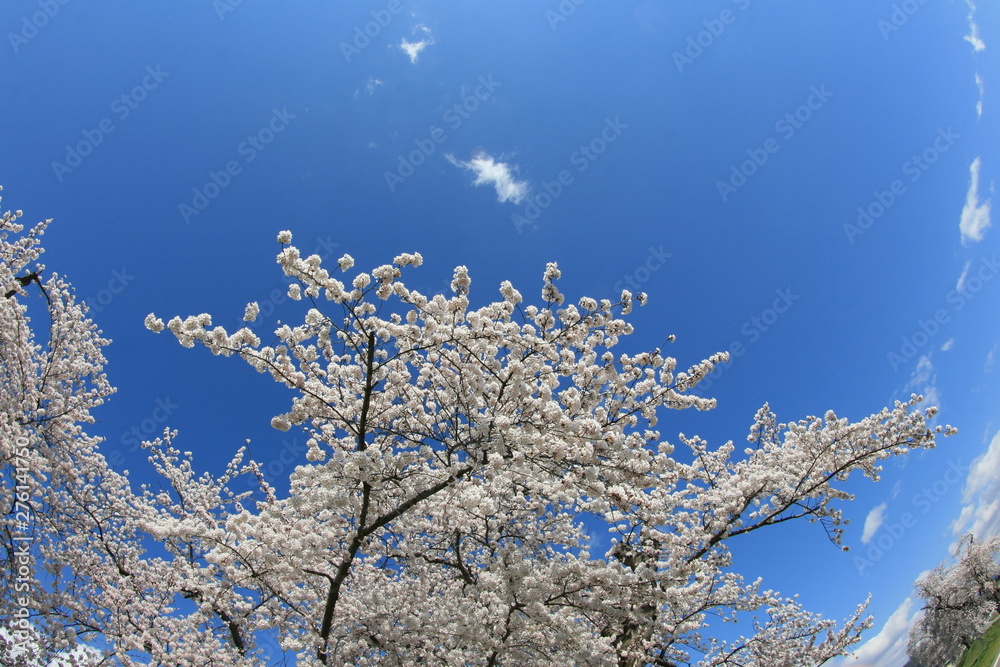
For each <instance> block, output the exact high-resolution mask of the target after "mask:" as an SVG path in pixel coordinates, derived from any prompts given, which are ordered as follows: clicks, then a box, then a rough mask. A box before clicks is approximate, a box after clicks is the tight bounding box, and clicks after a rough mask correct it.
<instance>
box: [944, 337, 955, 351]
mask: <svg viewBox="0 0 1000 667" xmlns="http://www.w3.org/2000/svg"><path fill="white" fill-rule="evenodd" d="M953 347H955V339H954V338H949V339H948V340H946V341H945V342H944V344H943V345H942V346H941V351H942V352H947V351H948V350H950V349H951V348H953Z"/></svg>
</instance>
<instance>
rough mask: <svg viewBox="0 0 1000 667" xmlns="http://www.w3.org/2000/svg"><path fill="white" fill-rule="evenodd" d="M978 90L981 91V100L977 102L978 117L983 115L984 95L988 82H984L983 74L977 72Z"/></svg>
mask: <svg viewBox="0 0 1000 667" xmlns="http://www.w3.org/2000/svg"><path fill="white" fill-rule="evenodd" d="M976 90H978V91H979V100H978V101H977V102H976V117H977V118H978V117H981V116H982V115H983V95H985V94H986V84H985V83H983V75H982V74H980V73H979V72H976Z"/></svg>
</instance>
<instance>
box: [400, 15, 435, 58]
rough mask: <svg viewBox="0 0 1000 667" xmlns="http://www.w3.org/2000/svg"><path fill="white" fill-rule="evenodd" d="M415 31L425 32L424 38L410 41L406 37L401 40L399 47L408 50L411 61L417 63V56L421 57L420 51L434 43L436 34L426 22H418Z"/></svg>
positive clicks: (407, 53)
mask: <svg viewBox="0 0 1000 667" xmlns="http://www.w3.org/2000/svg"><path fill="white" fill-rule="evenodd" d="M413 32H414V33H418V32H420V33H423V35H424V37H423V39H420V40H417V41H415V42H411V41H408V40H407V39H406V38H405V37H404V38H403V41H402V42H400V44H399V48H401V49H402V50H403V51H405V52H406V55H408V56H410V62H411V63H413V64H416V62H417V58H419V57H420V52H421V51H423V50H424V49H425V48H427V47H428V46H430V45H431V44H434V43H435V42H434V35H432V34H431V31H430V29H429V28H428V27H427V26H425V25H424V24H422V23H420V24H418V25H417V26H416V27H415V28H414V29H413Z"/></svg>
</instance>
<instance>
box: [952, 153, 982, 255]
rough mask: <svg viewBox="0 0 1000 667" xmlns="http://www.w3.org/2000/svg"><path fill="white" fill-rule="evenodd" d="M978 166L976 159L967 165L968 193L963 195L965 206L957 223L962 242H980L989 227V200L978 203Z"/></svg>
mask: <svg viewBox="0 0 1000 667" xmlns="http://www.w3.org/2000/svg"><path fill="white" fill-rule="evenodd" d="M979 165H980V161H979V158H978V157H977V158H976V159H975V160H973V161H972V164H971V165H969V181H970V182H969V191H968V193H966V195H965V206H964V207H963V208H962V218H961V220H960V221H959V223H958V227H959V229H960V230H961V231H962V241H963V242H967V241H982V240H983V234H984V233H985V232H986V230H987V228H989V226H990V200H989V199H987V200H986V201H985V202H980V201H979V194H978V193H979Z"/></svg>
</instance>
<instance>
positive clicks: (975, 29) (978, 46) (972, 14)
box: [965, 0, 986, 51]
mask: <svg viewBox="0 0 1000 667" xmlns="http://www.w3.org/2000/svg"><path fill="white" fill-rule="evenodd" d="M966 4H967V5H969V34H968V35H966V36H965V41H967V42H968V43H969V44H972V48H973V50H975V51H982V50H983V49H985V48H986V44H985V43H984V42H983V40H982V39H980V37H979V26H978V25H976V4H975V3H974V2H972V0H966Z"/></svg>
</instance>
